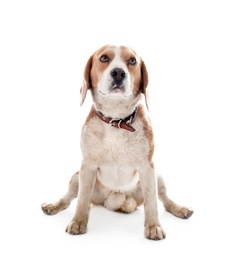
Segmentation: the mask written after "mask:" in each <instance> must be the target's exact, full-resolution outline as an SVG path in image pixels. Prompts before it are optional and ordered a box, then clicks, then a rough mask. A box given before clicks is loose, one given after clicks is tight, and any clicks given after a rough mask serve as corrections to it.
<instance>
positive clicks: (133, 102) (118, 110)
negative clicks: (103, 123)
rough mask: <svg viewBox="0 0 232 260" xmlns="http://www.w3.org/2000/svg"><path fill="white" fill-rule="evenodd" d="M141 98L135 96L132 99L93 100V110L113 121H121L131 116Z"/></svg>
mask: <svg viewBox="0 0 232 260" xmlns="http://www.w3.org/2000/svg"><path fill="white" fill-rule="evenodd" d="M140 99H141V97H140V96H137V97H136V98H134V97H133V98H132V99H127V100H124V99H105V100H96V99H94V108H95V110H96V111H100V112H101V113H102V114H103V115H104V116H106V117H111V118H114V119H122V118H126V117H128V116H129V115H131V114H132V113H133V112H134V111H135V108H136V107H137V106H138V105H139V101H140Z"/></svg>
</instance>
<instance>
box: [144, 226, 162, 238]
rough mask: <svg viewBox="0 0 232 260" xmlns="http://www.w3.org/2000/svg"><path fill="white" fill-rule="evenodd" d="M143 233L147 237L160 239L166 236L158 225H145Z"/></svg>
mask: <svg viewBox="0 0 232 260" xmlns="http://www.w3.org/2000/svg"><path fill="white" fill-rule="evenodd" d="M144 235H145V237H146V238H148V239H152V240H161V239H164V238H165V237H166V234H165V232H164V231H163V229H162V228H161V227H159V226H151V227H150V226H145V230H144Z"/></svg>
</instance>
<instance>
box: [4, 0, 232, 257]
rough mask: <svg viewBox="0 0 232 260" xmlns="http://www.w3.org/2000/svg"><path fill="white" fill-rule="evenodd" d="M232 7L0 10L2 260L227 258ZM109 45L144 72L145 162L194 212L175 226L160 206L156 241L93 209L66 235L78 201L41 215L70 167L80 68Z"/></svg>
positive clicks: (77, 4) (20, 4)
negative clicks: (150, 129) (84, 226)
mask: <svg viewBox="0 0 232 260" xmlns="http://www.w3.org/2000/svg"><path fill="white" fill-rule="evenodd" d="M230 2H231V1H225V0H218V1H214V0H211V1H206V0H200V1H199V0H195V1H187V0H183V1H180V0H177V1H166V0H162V1H147V0H143V1H137V0H133V1H126V0H118V1H104V0H98V1H94V0H92V1H90V0H85V1H49V0H46V1H42V0H40V1H10V0H8V1H4V0H3V1H1V2H0V37H1V39H0V192H1V194H0V195H1V196H0V198H1V207H0V208H1V209H0V210H1V215H0V218H1V221H0V237H1V241H2V242H1V250H0V255H4V256H0V258H1V259H56V258H58V257H60V259H88V257H92V258H94V259H111V258H112V259H126V257H127V258H128V259H129V257H130V258H132V257H135V256H137V257H138V259H139V257H141V258H142V259H145V257H148V258H149V259H153V258H154V259H170V258H173V259H179V260H180V259H210V258H211V257H213V256H215V257H216V258H217V259H231V258H232V253H231V232H232V228H231V198H232V192H231V173H232V166H231V159H232V148H231V147H232V137H231V133H232V124H231V121H232V120H231V119H232V118H231V112H232V102H231V98H232V94H231V93H232V92H231V88H232V47H231V46H232V15H231V14H232V8H231V3H230ZM108 43H111V44H124V45H129V46H131V47H133V48H134V49H135V50H136V51H137V52H138V53H139V54H140V55H141V57H142V58H143V59H144V61H145V63H146V64H147V67H148V71H149V76H150V83H149V92H150V103H151V104H150V105H151V111H150V112H151V113H150V117H151V119H152V121H153V125H154V131H155V141H156V152H155V157H154V161H155V163H156V166H157V169H158V170H159V172H160V173H161V174H162V175H163V176H164V179H165V180H166V184H167V188H168V192H169V195H170V197H171V198H173V199H174V200H176V201H177V202H179V203H182V204H185V205H188V206H192V207H193V208H194V210H195V212H194V215H193V216H192V218H191V219H189V220H180V219H177V218H175V217H174V216H172V215H170V214H169V213H167V212H165V211H164V209H163V207H162V205H161V204H160V205H159V212H160V221H161V224H162V226H163V228H164V230H165V231H166V233H167V237H166V239H165V240H162V241H159V242H156V241H150V240H147V239H145V238H144V236H143V220H144V215H143V208H139V209H138V210H137V211H136V212H135V213H133V214H130V215H123V214H119V213H114V212H109V211H107V210H106V209H104V208H101V207H94V208H92V209H91V212H90V219H89V226H88V233H87V234H85V235H82V236H70V235H68V234H66V233H65V232H64V230H65V227H66V225H67V224H68V223H69V221H70V220H71V218H72V216H73V214H74V211H75V204H76V201H74V202H73V204H72V205H71V207H70V208H69V209H67V210H66V211H63V212H61V213H60V214H58V215H56V216H46V215H44V214H43V213H42V211H41V210H40V204H41V203H43V202H49V201H53V200H56V199H58V198H59V197H60V196H61V195H63V194H64V192H65V191H66V188H67V185H68V182H69V179H70V177H71V175H72V174H73V173H74V172H75V171H76V170H78V169H79V165H80V161H81V154H80V148H79V140H80V129H81V125H82V122H83V120H84V118H85V116H86V113H87V111H88V109H89V107H90V106H91V98H90V97H88V99H87V101H86V102H85V104H84V106H83V107H82V108H80V107H79V88H80V86H81V82H82V75H83V71H84V66H85V63H86V61H87V59H88V58H89V56H90V55H91V54H92V53H93V52H94V51H95V50H96V49H97V48H99V47H100V46H101V45H105V44H108ZM89 96H90V95H89Z"/></svg>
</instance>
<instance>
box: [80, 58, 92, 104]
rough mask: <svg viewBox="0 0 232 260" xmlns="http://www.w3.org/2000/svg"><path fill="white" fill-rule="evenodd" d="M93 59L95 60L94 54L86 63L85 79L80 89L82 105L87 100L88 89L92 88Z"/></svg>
mask: <svg viewBox="0 0 232 260" xmlns="http://www.w3.org/2000/svg"><path fill="white" fill-rule="evenodd" d="M92 60H93V55H92V56H91V57H90V58H89V59H88V61H87V63H86V65H85V70H84V79H83V83H82V87H81V89H80V95H81V100H80V105H81V106H82V104H83V103H84V101H85V97H86V94H87V90H88V89H90V87H91V77H90V71H91V67H92Z"/></svg>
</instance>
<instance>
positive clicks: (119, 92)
mask: <svg viewBox="0 0 232 260" xmlns="http://www.w3.org/2000/svg"><path fill="white" fill-rule="evenodd" d="M99 93H100V94H101V95H103V96H105V97H106V96H110V95H112V94H121V96H122V97H124V98H128V97H131V96H132V94H130V95H126V94H125V93H124V91H122V90H121V89H120V88H119V87H116V88H114V89H112V90H111V91H109V93H104V92H102V91H101V90H99Z"/></svg>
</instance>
